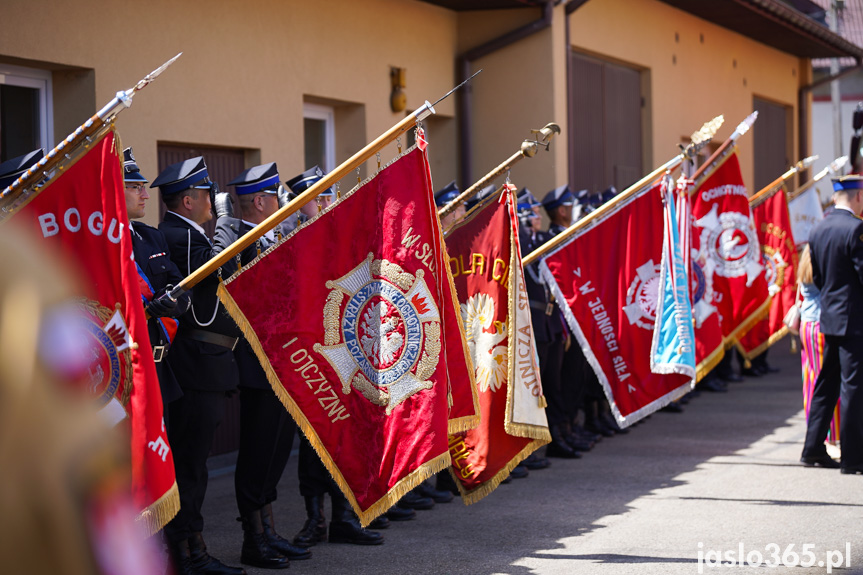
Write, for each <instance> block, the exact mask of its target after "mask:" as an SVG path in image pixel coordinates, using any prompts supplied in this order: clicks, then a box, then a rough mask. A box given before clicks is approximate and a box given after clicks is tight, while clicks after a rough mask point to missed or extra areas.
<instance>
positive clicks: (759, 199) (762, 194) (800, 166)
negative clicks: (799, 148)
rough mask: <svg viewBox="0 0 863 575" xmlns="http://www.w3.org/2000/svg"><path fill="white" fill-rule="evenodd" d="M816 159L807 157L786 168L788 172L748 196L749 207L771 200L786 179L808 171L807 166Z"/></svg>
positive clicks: (815, 157) (816, 157)
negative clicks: (801, 171)
mask: <svg viewBox="0 0 863 575" xmlns="http://www.w3.org/2000/svg"><path fill="white" fill-rule="evenodd" d="M817 159H818V156H809V157H808V158H804V159H802V160H800V161H799V162H797V163H796V164H794V165H793V166H791V167H790V168H788V170H787V171H786V172H785V173H784V174H782V175H781V176H779V177H778V178H776V179H775V180H773V181H772V182H770V183H769V184H767V185H766V186H764V187H763V188H761V189H760V190H758V192H756V193H755V194H753V195H752V196H750V198H749V205H750V206H751V207H753V208H754V207H756V206H758V205H761V204H762V203H764V202H766V201H767V200H769V199H770V198H772V197H773V195H774V194H776V192H778V191H779V190H781V189H782V185H783V184H785V182H786V180H788V178H790V177H791V176H793V175H794V174H796V173H797V172H799V171H800V170H806V169H808V168H809V166H811V165H812V164H813V163H815V160H817Z"/></svg>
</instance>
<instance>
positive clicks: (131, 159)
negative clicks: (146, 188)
mask: <svg viewBox="0 0 863 575" xmlns="http://www.w3.org/2000/svg"><path fill="white" fill-rule="evenodd" d="M123 181H125V182H142V183H144V184H146V183H148V182H149V181H150V180H148V179H147V178H145V177H144V176H142V175H141V169H140V168H139V167H138V163H137V162H136V161H135V156H134V155H132V148H126V149H125V150H123Z"/></svg>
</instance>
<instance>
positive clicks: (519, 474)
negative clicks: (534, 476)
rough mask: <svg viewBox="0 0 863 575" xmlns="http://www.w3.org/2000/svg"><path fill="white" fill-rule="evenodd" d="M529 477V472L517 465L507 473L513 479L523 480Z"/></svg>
mask: <svg viewBox="0 0 863 575" xmlns="http://www.w3.org/2000/svg"><path fill="white" fill-rule="evenodd" d="M528 475H530V471H528V470H527V467H525V466H524V465H521V464H518V465H516V466H515V467H513V468H512V471H510V472H509V476H510V477H512V478H513V479H524V478H525V477H527V476H528Z"/></svg>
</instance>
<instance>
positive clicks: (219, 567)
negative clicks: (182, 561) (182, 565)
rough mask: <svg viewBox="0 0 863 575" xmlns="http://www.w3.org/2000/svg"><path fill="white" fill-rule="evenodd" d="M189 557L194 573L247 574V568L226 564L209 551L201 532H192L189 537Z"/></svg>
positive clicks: (213, 574)
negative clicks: (212, 555)
mask: <svg viewBox="0 0 863 575" xmlns="http://www.w3.org/2000/svg"><path fill="white" fill-rule="evenodd" d="M189 558H190V559H191V563H192V573H195V574H198V573H203V574H204V575H246V570H245V569H242V568H240V567H230V566H228V565H225V564H224V563H222V562H221V561H219V560H218V559H216V558H215V557H211V556H210V554H209V553H207V544H206V543H204V538H203V536H202V535H201V534H200V533H192V536H191V537H189Z"/></svg>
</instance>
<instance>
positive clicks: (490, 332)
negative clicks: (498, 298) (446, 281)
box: [461, 293, 509, 391]
mask: <svg viewBox="0 0 863 575" xmlns="http://www.w3.org/2000/svg"><path fill="white" fill-rule="evenodd" d="M461 317H462V321H463V323H464V329H465V335H466V336H467V347H468V350H469V351H470V355H471V359H473V364H474V366H475V368H476V384H477V385H478V386H479V389H480V391H488V390H489V389H491V390H492V391H497V390H498V389H500V388H501V386H502V385H503V383H504V382H505V381H506V377H507V374H506V370H507V366H508V358H509V354H508V353H507V346H506V344H504V345H500V344H501V342H503V340H505V339H506V334H507V330H506V323H505V322H501V321H495V320H494V318H495V310H494V299H492V298H491V297H490V296H489V295H488V294H484V293H480V294H476V295H472V296H470V297H469V298H468V300H467V303H463V304H461Z"/></svg>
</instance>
